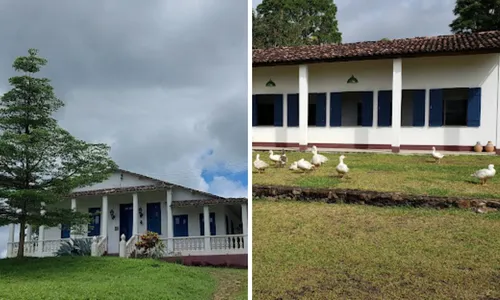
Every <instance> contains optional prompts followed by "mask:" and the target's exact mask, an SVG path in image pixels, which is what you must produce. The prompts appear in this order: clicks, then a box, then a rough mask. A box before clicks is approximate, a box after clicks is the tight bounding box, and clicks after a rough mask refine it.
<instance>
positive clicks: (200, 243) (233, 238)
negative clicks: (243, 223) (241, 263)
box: [160, 234, 246, 256]
mask: <svg viewBox="0 0 500 300" xmlns="http://www.w3.org/2000/svg"><path fill="white" fill-rule="evenodd" d="M207 238H208V239H207ZM245 238H246V235H243V234H231V235H214V236H210V237H205V236H189V237H174V238H170V239H169V238H161V239H160V240H161V241H162V242H163V243H164V244H165V245H167V249H168V245H172V247H171V249H168V250H167V253H166V255H167V256H176V255H193V254H199V255H203V254H231V253H245V251H246V247H245V244H244V240H245ZM205 241H208V244H205Z"/></svg>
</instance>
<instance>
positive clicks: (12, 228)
mask: <svg viewBox="0 0 500 300" xmlns="http://www.w3.org/2000/svg"><path fill="white" fill-rule="evenodd" d="M15 229H16V225H15V224H9V239H8V244H7V257H12V256H14V253H12V252H14V251H13V250H14V245H13V244H12V243H14V234H15Z"/></svg>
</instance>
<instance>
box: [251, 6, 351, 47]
mask: <svg viewBox="0 0 500 300" xmlns="http://www.w3.org/2000/svg"><path fill="white" fill-rule="evenodd" d="M336 15H337V6H336V5H335V3H333V1H332V0H263V1H262V3H261V4H259V5H258V6H257V9H256V10H254V11H253V13H252V30H253V37H252V39H253V47H254V48H270V47H279V46H300V45H311V44H324V43H340V42H341V41H342V34H341V33H340V32H339V30H338V22H337V19H336Z"/></svg>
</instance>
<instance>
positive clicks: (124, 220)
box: [120, 204, 134, 241]
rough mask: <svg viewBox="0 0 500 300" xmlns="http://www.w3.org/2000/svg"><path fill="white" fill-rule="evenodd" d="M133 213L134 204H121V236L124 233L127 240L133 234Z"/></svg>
mask: <svg viewBox="0 0 500 300" xmlns="http://www.w3.org/2000/svg"><path fill="white" fill-rule="evenodd" d="M133 215H134V213H133V206H132V204H120V236H121V235H122V234H124V235H125V239H126V240H127V241H128V240H129V239H130V237H131V236H132V217H133Z"/></svg>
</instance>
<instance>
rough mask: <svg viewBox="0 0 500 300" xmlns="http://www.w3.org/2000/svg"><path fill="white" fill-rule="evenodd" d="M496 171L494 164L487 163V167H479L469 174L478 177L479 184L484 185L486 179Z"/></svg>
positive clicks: (491, 176)
mask: <svg viewBox="0 0 500 300" xmlns="http://www.w3.org/2000/svg"><path fill="white" fill-rule="evenodd" d="M496 173H497V171H496V170H495V166H494V165H492V164H489V165H488V168H487V169H481V170H479V171H476V172H474V173H473V174H471V175H470V176H472V177H476V178H478V179H479V180H480V182H481V185H485V184H486V181H487V180H488V179H491V178H493V176H495V174H496Z"/></svg>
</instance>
